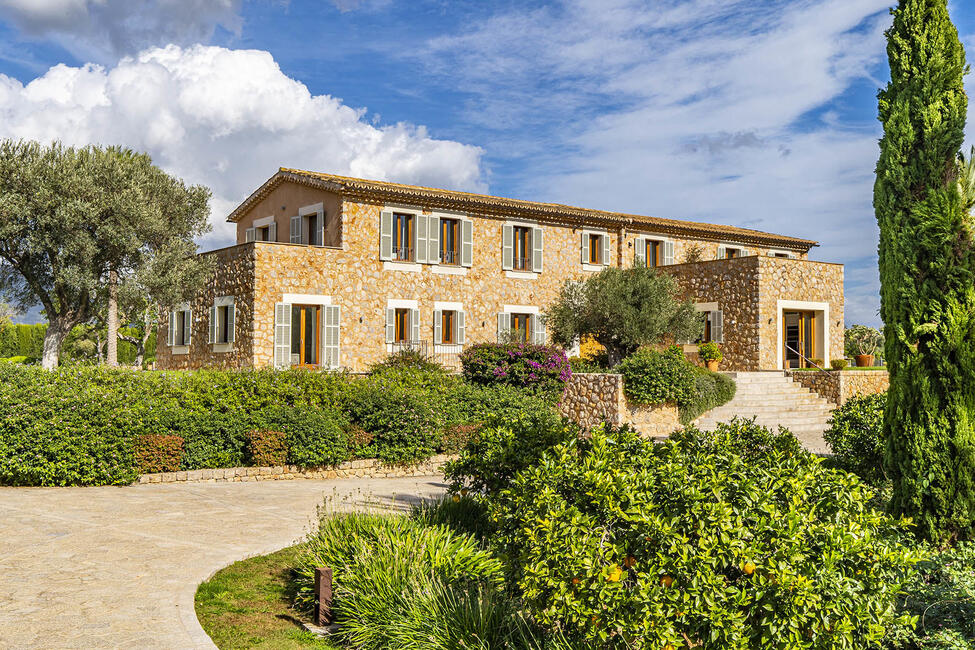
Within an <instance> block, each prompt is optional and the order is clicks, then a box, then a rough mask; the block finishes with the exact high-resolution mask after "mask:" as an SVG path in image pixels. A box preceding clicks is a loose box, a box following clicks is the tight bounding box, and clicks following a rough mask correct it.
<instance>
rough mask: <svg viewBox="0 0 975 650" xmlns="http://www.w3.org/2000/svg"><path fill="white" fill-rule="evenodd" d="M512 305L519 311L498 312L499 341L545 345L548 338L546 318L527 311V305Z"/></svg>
mask: <svg viewBox="0 0 975 650" xmlns="http://www.w3.org/2000/svg"><path fill="white" fill-rule="evenodd" d="M510 307H514V308H515V309H519V311H510V312H508V311H504V312H501V313H499V314H498V342H500V343H509V342H512V343H534V344H537V345H544V344H545V342H546V339H547V336H546V332H545V320H544V319H543V318H542V317H541V316H540V315H539V314H538V313H533V312H529V311H527V309H526V308H525V307H520V308H519V307H517V306H510ZM510 307H509V308H510ZM532 309H534V308H532Z"/></svg>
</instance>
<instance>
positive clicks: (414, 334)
mask: <svg viewBox="0 0 975 650" xmlns="http://www.w3.org/2000/svg"><path fill="white" fill-rule="evenodd" d="M410 340H411V341H419V340H420V310H419V309H411V310H410Z"/></svg>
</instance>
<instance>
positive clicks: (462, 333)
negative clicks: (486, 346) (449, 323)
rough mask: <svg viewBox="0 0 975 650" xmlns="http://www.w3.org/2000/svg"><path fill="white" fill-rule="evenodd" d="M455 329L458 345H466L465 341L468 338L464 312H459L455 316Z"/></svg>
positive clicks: (455, 338)
mask: <svg viewBox="0 0 975 650" xmlns="http://www.w3.org/2000/svg"><path fill="white" fill-rule="evenodd" d="M454 319H455V320H454V322H455V327H456V328H457V335H456V336H455V337H454V341H455V342H456V343H457V345H464V339H466V338H467V324H466V323H465V322H464V312H462V311H458V312H457V313H456V314H454Z"/></svg>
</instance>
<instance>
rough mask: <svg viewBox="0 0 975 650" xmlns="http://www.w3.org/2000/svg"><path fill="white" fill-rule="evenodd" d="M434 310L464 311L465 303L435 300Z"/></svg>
mask: <svg viewBox="0 0 975 650" xmlns="http://www.w3.org/2000/svg"><path fill="white" fill-rule="evenodd" d="M433 310H434V311H464V303H462V302H440V301H439V300H438V301H434V303H433Z"/></svg>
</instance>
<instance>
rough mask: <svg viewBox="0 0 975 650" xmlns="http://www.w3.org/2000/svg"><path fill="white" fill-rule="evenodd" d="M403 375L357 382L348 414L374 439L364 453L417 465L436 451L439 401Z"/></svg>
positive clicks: (369, 378)
mask: <svg viewBox="0 0 975 650" xmlns="http://www.w3.org/2000/svg"><path fill="white" fill-rule="evenodd" d="M402 379H403V378H402V376H401V375H400V374H399V373H396V374H395V375H394V374H391V373H385V372H384V373H381V374H379V375H377V376H370V377H366V378H364V379H363V380H362V381H360V382H357V383H356V384H355V385H354V387H353V389H352V390H351V391H350V395H349V401H348V403H347V404H346V412H347V413H348V415H349V418H350V419H351V420H352V423H353V424H355V425H357V426H360V427H362V428H363V429H365V430H366V431H368V432H369V433H370V434H372V436H373V439H372V442H371V443H370V445H369V446H368V447H367V448H365V449H364V450H362V451H363V452H364V453H366V454H368V455H374V456H375V457H376V458H379V459H381V460H382V461H383V462H386V463H398V462H407V463H408V462H415V461H419V460H422V459H424V458H429V457H430V456H432V455H433V453H434V452H435V451H436V448H437V443H438V442H439V441H438V439H437V434H438V431H439V428H440V427H439V424H440V422H439V420H438V415H439V410H438V408H437V406H438V400H435V399H432V397H433V396H432V395H431V394H429V393H428V392H427V391H423V390H420V387H419V386H415V385H411V384H410V383H409V382H406V381H403V380H402Z"/></svg>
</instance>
